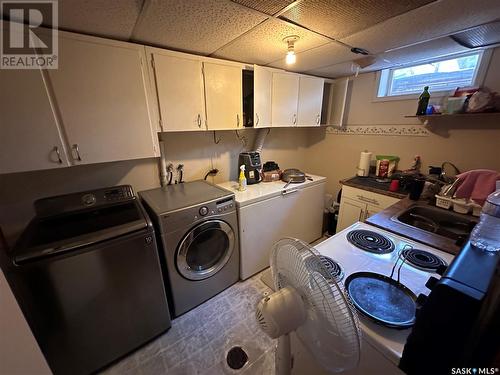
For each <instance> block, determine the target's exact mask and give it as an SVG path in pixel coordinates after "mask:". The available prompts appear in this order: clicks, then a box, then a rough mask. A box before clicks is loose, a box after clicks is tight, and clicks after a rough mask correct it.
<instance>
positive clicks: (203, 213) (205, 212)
mask: <svg viewBox="0 0 500 375" xmlns="http://www.w3.org/2000/svg"><path fill="white" fill-rule="evenodd" d="M199 212H200V215H201V216H205V215H206V214H208V207H207V206H203V207H201V208H200V210H199Z"/></svg>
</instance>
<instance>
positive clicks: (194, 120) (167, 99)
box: [147, 48, 206, 131]
mask: <svg viewBox="0 0 500 375" xmlns="http://www.w3.org/2000/svg"><path fill="white" fill-rule="evenodd" d="M147 51H148V53H149V52H150V51H151V49H149V48H148V49H147ZM151 57H152V61H153V64H152V65H153V71H154V76H155V82H156V90H157V94H158V105H159V114H160V119H161V126H162V130H163V131H186V130H204V129H205V128H206V122H205V96H204V92H203V73H202V62H201V61H200V60H199V59H198V58H197V57H195V56H193V58H190V57H184V55H183V56H182V57H181V56H180V55H177V56H174V55H169V54H168V53H162V52H161V50H157V49H155V50H154V52H153V53H152V56H151Z"/></svg>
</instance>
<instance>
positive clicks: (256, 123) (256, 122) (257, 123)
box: [255, 112, 259, 125]
mask: <svg viewBox="0 0 500 375" xmlns="http://www.w3.org/2000/svg"><path fill="white" fill-rule="evenodd" d="M255 118H256V119H257V121H255V125H259V115H258V114H257V112H255Z"/></svg>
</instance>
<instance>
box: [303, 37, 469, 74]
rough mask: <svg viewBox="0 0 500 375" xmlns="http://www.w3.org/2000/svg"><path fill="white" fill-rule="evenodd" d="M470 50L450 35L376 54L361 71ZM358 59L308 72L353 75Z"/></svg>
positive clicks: (414, 62)
mask: <svg viewBox="0 0 500 375" xmlns="http://www.w3.org/2000/svg"><path fill="white" fill-rule="evenodd" d="M466 51H469V50H468V49H467V48H465V47H463V46H461V45H459V44H458V43H456V42H455V41H454V40H453V39H451V38H449V37H444V38H439V39H435V40H432V41H429V42H425V43H419V44H416V45H413V46H410V47H406V48H400V49H397V50H394V51H391V52H387V53H382V54H379V55H377V56H375V62H374V63H373V64H372V65H370V66H367V67H366V68H364V69H360V73H366V72H372V71H375V70H381V69H388V68H394V67H398V66H402V65H408V64H418V63H419V62H421V63H424V62H425V61H427V60H429V59H434V58H440V57H446V56H450V55H454V54H457V53H463V52H466ZM355 63H356V59H353V61H352V64H351V62H346V63H340V64H333V65H331V66H327V67H322V68H317V69H311V70H310V71H308V72H307V73H313V74H316V75H323V76H325V77H340V76H348V75H352V74H354V73H355V72H356V65H355Z"/></svg>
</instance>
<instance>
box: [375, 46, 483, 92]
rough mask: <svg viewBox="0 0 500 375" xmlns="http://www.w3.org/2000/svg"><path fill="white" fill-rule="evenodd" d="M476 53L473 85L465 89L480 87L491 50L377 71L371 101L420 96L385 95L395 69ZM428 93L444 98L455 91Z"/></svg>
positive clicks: (470, 52) (475, 51)
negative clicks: (381, 94)
mask: <svg viewBox="0 0 500 375" xmlns="http://www.w3.org/2000/svg"><path fill="white" fill-rule="evenodd" d="M478 53H479V58H478V63H477V64H478V65H477V69H476V71H475V73H474V77H473V83H472V85H471V86H467V87H465V88H469V87H478V86H481V85H482V84H483V82H484V79H485V77H486V72H487V70H488V66H489V63H490V58H491V54H492V50H491V49H484V50H473V51H467V52H465V53H464V52H462V53H458V54H454V55H447V56H440V57H438V58H432V59H425V60H419V61H415V62H412V63H411V64H403V65H398V66H394V67H392V68H387V69H382V70H378V71H377V74H376V81H375V90H374V93H373V95H374V96H373V101H374V102H385V101H393V100H412V99H418V97H419V96H420V93H413V94H403V95H387V93H388V92H389V91H390V86H391V84H392V77H393V74H394V71H395V70H397V69H402V68H409V67H412V66H418V65H423V64H427V63H433V62H437V61H446V60H450V59H456V58H460V57H465V56H470V55H475V54H478ZM382 84H384V86H383V87H381V85H382ZM430 91H431V95H432V97H433V98H441V97H444V96H449V95H451V94H452V93H453V92H454V91H455V89H451V90H440V91H432V88H431V90H430ZM381 92H382V93H383V96H379V95H380V93H381Z"/></svg>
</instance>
